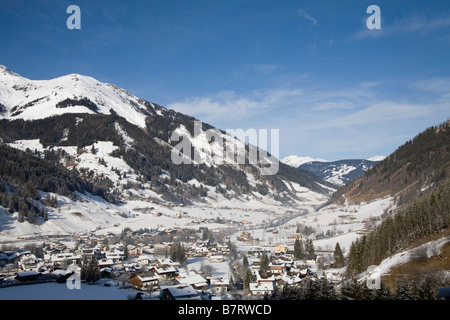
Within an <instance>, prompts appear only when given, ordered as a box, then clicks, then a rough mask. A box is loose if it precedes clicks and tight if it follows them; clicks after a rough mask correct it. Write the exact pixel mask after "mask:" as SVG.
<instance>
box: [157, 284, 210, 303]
mask: <svg viewBox="0 0 450 320" xmlns="http://www.w3.org/2000/svg"><path fill="white" fill-rule="evenodd" d="M160 299H161V300H202V298H201V297H200V294H199V293H198V292H197V290H195V289H194V288H193V287H192V286H191V285H187V284H179V285H174V286H164V287H161V290H160Z"/></svg>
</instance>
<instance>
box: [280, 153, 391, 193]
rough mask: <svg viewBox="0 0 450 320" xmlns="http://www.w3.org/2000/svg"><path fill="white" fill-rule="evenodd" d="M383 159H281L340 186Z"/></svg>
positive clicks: (298, 157) (293, 157)
mask: <svg viewBox="0 0 450 320" xmlns="http://www.w3.org/2000/svg"><path fill="white" fill-rule="evenodd" d="M382 159H384V156H376V157H372V158H370V159H347V160H337V161H328V160H323V159H314V158H311V157H300V156H288V157H285V158H283V159H282V160H281V161H282V162H284V163H285V164H288V165H290V166H292V167H294V168H296V169H301V170H306V171H309V172H311V173H313V174H315V175H316V176H318V177H319V178H321V179H323V180H325V181H328V182H330V183H332V184H334V185H335V186H338V187H340V186H342V185H344V184H346V183H348V182H350V181H352V180H355V179H356V178H358V177H360V176H362V175H363V174H364V173H365V172H366V171H367V170H369V169H370V168H371V167H373V166H374V165H376V164H377V163H378V162H379V161H380V160H382Z"/></svg>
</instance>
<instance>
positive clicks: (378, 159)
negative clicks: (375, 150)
mask: <svg viewBox="0 0 450 320" xmlns="http://www.w3.org/2000/svg"><path fill="white" fill-rule="evenodd" d="M385 158H386V156H374V157H371V158H368V159H367V160H369V161H382V160H384V159H385Z"/></svg>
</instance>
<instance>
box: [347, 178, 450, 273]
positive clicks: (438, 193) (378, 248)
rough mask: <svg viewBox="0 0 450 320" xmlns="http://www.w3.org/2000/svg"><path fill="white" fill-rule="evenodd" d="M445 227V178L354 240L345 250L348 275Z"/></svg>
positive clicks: (448, 186)
mask: <svg viewBox="0 0 450 320" xmlns="http://www.w3.org/2000/svg"><path fill="white" fill-rule="evenodd" d="M449 226H450V180H447V181H446V183H443V184H442V185H440V186H439V187H438V188H436V189H435V190H434V191H433V192H432V193H430V194H428V195H424V196H422V197H420V198H419V199H417V200H416V201H414V202H413V203H411V204H410V205H409V206H407V207H405V208H403V209H401V210H399V211H398V212H396V213H395V214H393V215H391V216H389V217H386V218H385V219H384V220H383V221H382V222H381V223H380V224H379V225H377V226H376V227H375V228H374V229H373V230H372V231H371V232H370V233H369V234H366V235H364V236H362V237H361V238H358V239H357V240H356V241H354V242H353V243H352V245H351V246H350V249H349V254H348V263H347V272H348V274H349V275H354V274H358V273H360V272H363V271H365V270H367V267H368V266H370V265H378V264H380V262H381V261H382V260H383V259H385V258H387V257H389V256H390V255H392V254H394V253H396V252H398V251H401V250H403V249H405V248H406V247H407V246H408V245H410V244H412V243H413V242H414V241H416V240H419V239H423V238H426V237H429V236H432V235H435V234H439V233H441V232H443V231H444V230H445V229H448V228H449Z"/></svg>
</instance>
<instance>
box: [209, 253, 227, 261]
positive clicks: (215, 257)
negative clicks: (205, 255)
mask: <svg viewBox="0 0 450 320" xmlns="http://www.w3.org/2000/svg"><path fill="white" fill-rule="evenodd" d="M224 260H225V258H224V256H223V255H222V254H216V255H212V256H210V257H209V262H223V261H224Z"/></svg>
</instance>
